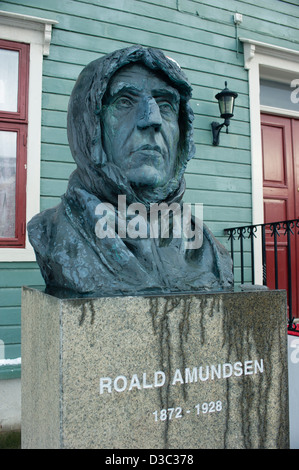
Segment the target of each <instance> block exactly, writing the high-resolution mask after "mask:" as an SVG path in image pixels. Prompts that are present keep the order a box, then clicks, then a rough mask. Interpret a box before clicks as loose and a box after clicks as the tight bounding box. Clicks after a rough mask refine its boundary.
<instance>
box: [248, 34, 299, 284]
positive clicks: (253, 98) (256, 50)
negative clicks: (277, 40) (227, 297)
mask: <svg viewBox="0 0 299 470" xmlns="http://www.w3.org/2000/svg"><path fill="white" fill-rule="evenodd" d="M239 40H240V41H241V42H242V43H243V48H244V68H245V69H246V70H248V84H249V110H250V133H251V136H250V140H251V178H252V222H251V223H252V224H253V225H256V224H262V223H264V209H263V157H262V141H261V117H260V113H261V112H268V113H271V114H279V115H282V116H287V117H297V118H299V111H298V113H297V112H296V111H290V110H287V109H286V110H283V109H278V108H275V107H270V106H261V104H260V79H261V78H265V79H266V78H269V77H271V79H272V80H275V81H279V82H284V83H288V84H291V81H292V80H294V79H299V51H296V50H293V49H288V48H285V47H280V46H275V45H273V44H267V43H263V42H260V41H254V40H252V39H248V38H244V37H242V38H239ZM292 91H293V88H291V87H290V96H291V92H292ZM254 256H255V260H256V263H255V282H256V284H262V279H263V276H262V248H261V243H260V242H259V240H254Z"/></svg>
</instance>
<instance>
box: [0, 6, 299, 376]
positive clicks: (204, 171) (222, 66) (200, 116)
mask: <svg viewBox="0 0 299 470" xmlns="http://www.w3.org/2000/svg"><path fill="white" fill-rule="evenodd" d="M0 9H1V10H6V11H10V12H15V13H22V14H27V15H33V16H38V17H44V18H51V19H55V20H57V21H58V24H57V25H55V27H54V28H53V35H52V42H51V47H50V55H49V56H48V57H45V58H44V65H43V97H42V142H41V155H42V162H41V209H42V210H43V209H46V208H48V207H52V206H54V205H56V204H57V203H59V201H60V195H61V194H63V193H64V191H65V189H66V185H67V180H68V177H69V175H70V173H71V171H72V170H73V169H74V163H73V160H72V157H71V153H70V151H69V148H68V142H67V135H66V110H67V104H68V100H69V95H70V93H71V90H72V87H73V85H74V82H75V80H76V78H77V76H78V74H79V72H80V71H81V70H82V68H83V67H84V66H85V65H86V64H87V63H89V62H90V61H91V60H93V59H95V58H97V57H99V56H100V55H102V54H105V53H107V52H111V51H113V50H115V49H118V48H121V47H125V46H128V45H131V44H135V43H139V44H142V45H144V46H153V47H158V48H160V49H162V50H163V51H164V52H165V53H166V54H167V55H170V56H171V57H173V58H174V59H175V60H177V61H178V62H179V63H180V65H181V66H182V68H183V69H184V70H185V72H186V74H187V75H188V77H189V79H190V81H191V83H192V86H193V103H192V105H193V109H194V112H195V142H196V147H197V154H196V158H194V159H193V161H191V162H190V164H189V166H188V170H187V174H186V181H187V191H186V196H185V201H189V202H193V203H195V202H201V203H203V204H204V221H205V222H206V223H207V225H208V226H209V227H210V228H211V229H212V231H213V232H214V234H215V235H216V237H217V238H219V239H220V240H221V241H222V242H223V243H224V244H226V245H227V246H228V243H227V240H226V238H225V237H224V236H223V229H224V228H226V227H230V226H236V225H246V224H250V223H251V165H250V126H249V97H248V77H247V71H246V70H244V67H243V53H242V45H241V44H240V43H239V44H238V42H237V40H236V37H237V34H238V35H239V36H243V37H248V38H252V39H255V40H258V41H263V42H268V43H271V44H274V45H278V46H283V47H287V48H291V49H298V43H299V28H298V16H299V7H298V0H293V1H292V2H291V1H281V0H263V1H262V2H261V1H259V0H240V1H236V0H226V1H225V2H224V1H223V0H203V1H201V0H198V1H196V0H146V1H145V0H78V1H77V0H51V1H48V0H26V1H25V0H19V1H18V0H15V1H2V2H0ZM235 12H238V13H242V14H243V23H242V24H241V25H240V26H239V27H238V31H237V30H236V27H235V25H234V22H233V15H234V13H235ZM224 80H227V81H228V86H229V88H231V89H233V90H235V91H237V92H238V94H239V96H238V99H237V101H236V108H235V117H234V118H233V120H232V122H231V126H230V133H229V134H228V135H226V134H221V144H220V146H219V147H216V148H215V147H213V146H212V145H211V131H210V123H211V122H212V121H213V120H215V119H219V118H218V105H217V102H216V100H215V98H214V96H215V94H216V93H217V92H218V91H220V90H221V89H222V88H224ZM246 263H247V265H249V257H248V255H247V256H246ZM236 264H238V260H236ZM248 274H249V269H248ZM42 282H43V281H42V278H41V275H40V273H39V269H38V267H37V265H36V264H35V263H0V308H1V310H0V339H2V340H3V341H4V342H5V345H6V357H7V358H14V357H19V356H20V321H21V320H20V288H21V286H22V285H40V284H42ZM16 373H18V372H16V370H13V371H12V372H11V371H10V370H6V371H4V372H2V377H7V376H14V375H16ZM0 376H1V371H0Z"/></svg>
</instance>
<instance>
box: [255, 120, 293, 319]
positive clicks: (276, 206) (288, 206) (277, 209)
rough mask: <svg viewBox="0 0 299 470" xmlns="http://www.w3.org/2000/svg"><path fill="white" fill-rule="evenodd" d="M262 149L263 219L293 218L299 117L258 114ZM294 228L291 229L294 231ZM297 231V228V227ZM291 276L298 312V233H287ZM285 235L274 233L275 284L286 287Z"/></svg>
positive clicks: (270, 256) (270, 266)
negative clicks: (275, 244)
mask: <svg viewBox="0 0 299 470" xmlns="http://www.w3.org/2000/svg"><path fill="white" fill-rule="evenodd" d="M261 131H262V152H263V193H264V223H272V222H278V221H284V220H290V219H295V218H297V217H298V215H299V211H298V209H299V204H298V202H299V201H298V198H299V191H298V190H297V189H299V187H298V183H299V179H298V174H299V173H298V170H299V137H298V134H299V121H298V120H295V119H291V118H287V117H280V116H272V115H268V114H262V115H261ZM295 230H296V228H294V229H293V232H294V235H295ZM297 232H298V229H297ZM290 240H291V274H292V275H291V277H292V307H293V312H292V313H293V316H299V315H298V301H297V296H298V287H299V285H298V281H299V275H298V268H299V258H298V255H299V253H298V251H299V243H298V236H293V235H292V236H291V237H290ZM287 257H288V253H287V235H286V234H285V230H283V229H282V228H281V230H280V231H279V236H277V265H278V267H277V272H278V288H279V289H286V290H288V274H287V273H288V271H287V259H288V258H287ZM266 260H267V285H268V287H270V288H271V289H275V258H274V236H273V232H272V231H271V230H270V229H269V228H267V230H266Z"/></svg>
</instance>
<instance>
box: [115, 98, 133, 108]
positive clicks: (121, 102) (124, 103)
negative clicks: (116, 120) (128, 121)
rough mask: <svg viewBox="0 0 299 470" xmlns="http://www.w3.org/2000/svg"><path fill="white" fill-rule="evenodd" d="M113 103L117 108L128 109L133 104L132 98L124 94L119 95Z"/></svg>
mask: <svg viewBox="0 0 299 470" xmlns="http://www.w3.org/2000/svg"><path fill="white" fill-rule="evenodd" d="M114 104H115V106H116V108H117V109H129V108H131V107H132V106H133V102H132V100H131V99H130V98H128V97H126V96H121V97H120V98H118V99H117V100H116V101H115V103H114Z"/></svg>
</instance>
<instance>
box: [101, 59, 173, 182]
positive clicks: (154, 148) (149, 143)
mask: <svg viewBox="0 0 299 470" xmlns="http://www.w3.org/2000/svg"><path fill="white" fill-rule="evenodd" d="M179 101H180V95H179V92H178V91H177V90H176V89H175V88H173V87H172V86H171V85H169V84H168V83H166V81H164V80H163V79H162V78H160V77H158V76H157V75H155V74H154V73H153V72H152V71H151V70H149V69H147V68H146V67H143V66H142V65H136V64H135V65H130V66H126V67H123V68H122V69H120V70H119V71H118V72H117V73H116V74H115V75H114V76H113V78H112V79H111V82H110V86H109V89H108V92H107V93H106V99H105V102H104V106H103V113H102V131H103V132H102V136H103V137H102V139H103V147H104V150H105V153H106V155H107V157H108V161H110V162H113V163H114V164H115V165H117V166H118V167H119V168H120V169H121V170H123V172H124V176H126V177H127V179H128V181H129V182H130V183H131V184H133V185H134V186H137V187H139V186H147V187H157V186H162V185H164V184H165V183H167V181H169V180H170V179H171V178H172V177H173V176H174V172H175V165H176V157H177V148H178V143H179V138H180V132H179V124H178V115H179Z"/></svg>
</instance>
